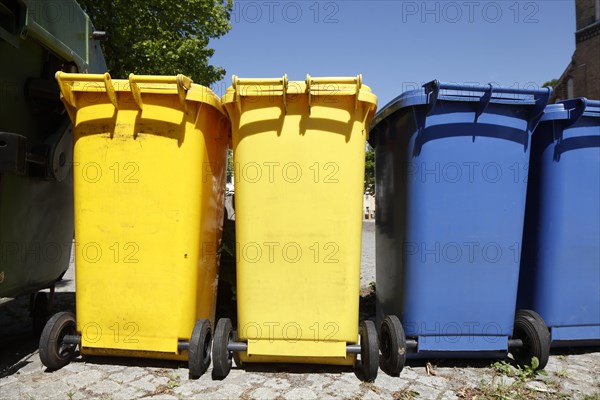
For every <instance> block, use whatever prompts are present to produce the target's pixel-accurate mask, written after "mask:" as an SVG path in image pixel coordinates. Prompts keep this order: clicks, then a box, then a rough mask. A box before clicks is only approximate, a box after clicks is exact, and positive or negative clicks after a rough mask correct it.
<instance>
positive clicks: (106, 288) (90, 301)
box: [40, 72, 230, 377]
mask: <svg viewBox="0 0 600 400" xmlns="http://www.w3.org/2000/svg"><path fill="white" fill-rule="evenodd" d="M56 79H57V81H58V83H59V86H60V90H61V94H62V96H61V97H62V100H63V102H64V104H65V106H66V109H67V111H68V113H69V116H70V118H71V121H72V123H73V127H74V130H73V140H74V157H73V159H74V186H75V201H74V204H75V266H76V315H77V317H76V318H75V316H74V315H72V314H70V313H59V314H56V315H55V316H54V317H52V318H51V319H50V320H49V321H48V324H47V325H46V327H45V328H44V332H43V334H42V337H41V340H40V358H41V360H42V362H43V363H44V364H45V365H46V366H47V367H48V368H49V369H58V368H60V367H62V366H64V365H66V364H67V363H68V362H69V361H70V360H71V358H72V357H73V354H74V352H75V349H76V347H77V346H78V347H79V350H80V353H81V354H82V355H114V356H131V357H147V358H160V359H173V360H186V359H189V368H190V376H191V377H198V376H200V375H202V374H203V373H204V372H205V371H206V369H207V368H208V366H209V364H210V344H211V340H212V335H211V332H212V329H211V325H212V324H214V318H215V315H214V314H215V299H216V288H217V274H218V256H217V247H218V245H219V243H220V240H221V232H222V221H223V206H224V195H225V172H226V154H227V146H228V141H229V135H230V123H229V119H228V117H227V115H226V113H225V111H224V110H223V108H222V106H221V103H220V100H219V98H218V97H217V96H216V95H215V94H214V93H213V92H212V91H210V90H209V89H207V88H205V87H203V86H200V85H196V84H194V83H192V81H191V80H190V79H189V78H187V77H185V76H183V75H177V76H136V75H133V74H132V75H130V76H129V79H128V80H117V79H115V80H111V77H110V75H109V74H108V73H105V74H104V75H76V74H66V73H60V72H59V73H57V75H56Z"/></svg>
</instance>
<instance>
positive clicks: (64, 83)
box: [56, 71, 227, 117]
mask: <svg viewBox="0 0 600 400" xmlns="http://www.w3.org/2000/svg"><path fill="white" fill-rule="evenodd" d="M56 80H57V81H58V84H59V87H60V90H61V94H62V96H63V99H64V101H66V103H67V104H69V106H71V107H74V108H76V107H77V105H76V99H75V97H74V95H73V93H74V92H86V91H87V92H90V91H93V92H98V93H106V95H107V97H106V101H107V102H108V101H110V102H112V103H113V104H114V105H115V107H116V106H117V97H116V92H131V93H132V94H133V97H134V99H135V101H136V102H137V103H138V105H139V106H140V107H143V100H142V98H141V94H142V93H152V94H168V95H173V94H174V95H177V96H178V97H179V98H180V100H181V103H182V106H183V103H184V102H186V101H195V102H201V103H206V104H208V105H210V106H212V107H213V108H215V109H216V110H218V111H219V112H220V113H221V114H223V115H224V116H225V117H226V116H227V113H226V112H225V110H224V109H223V106H222V105H221V102H220V100H219V97H218V96H217V95H216V94H215V93H214V92H213V91H212V90H210V89H209V88H207V87H204V86H202V85H198V84H195V83H193V82H192V80H191V79H190V78H188V77H186V76H184V75H177V76H160V75H134V74H130V75H129V79H112V78H111V76H110V74H109V73H108V72H106V73H104V74H70V73H64V72H60V71H59V72H57V73H56Z"/></svg>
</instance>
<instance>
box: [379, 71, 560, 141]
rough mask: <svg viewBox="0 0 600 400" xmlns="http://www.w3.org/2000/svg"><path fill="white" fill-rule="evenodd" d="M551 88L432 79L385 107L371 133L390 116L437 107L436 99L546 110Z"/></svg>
mask: <svg viewBox="0 0 600 400" xmlns="http://www.w3.org/2000/svg"><path fill="white" fill-rule="evenodd" d="M551 94H552V89H551V88H549V87H545V88H540V89H527V88H509V87H499V86H494V85H493V84H491V83H490V84H488V85H467V84H455V83H445V82H440V81H438V80H433V81H431V82H428V83H426V84H424V85H423V87H422V88H420V89H415V90H409V91H406V92H404V93H402V94H401V95H400V96H398V97H396V98H394V99H393V100H392V101H390V102H389V103H388V104H386V105H385V106H384V107H383V108H382V109H381V110H380V111H379V112H378V113H377V114H376V115H375V117H374V118H373V122H372V123H371V131H373V130H374V129H375V127H376V126H377V125H378V124H379V123H380V122H381V121H383V120H385V119H386V118H387V117H389V116H390V115H392V114H393V113H395V112H396V111H398V110H400V109H402V108H407V107H412V106H418V105H424V104H429V105H432V104H435V102H436V101H437V100H444V101H455V102H490V103H500V104H520V105H531V106H537V107H539V108H540V110H539V111H540V112H539V113H540V114H541V111H542V110H543V108H544V107H545V106H546V104H548V100H549V98H550V95H551Z"/></svg>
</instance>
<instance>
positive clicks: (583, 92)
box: [552, 0, 600, 101]
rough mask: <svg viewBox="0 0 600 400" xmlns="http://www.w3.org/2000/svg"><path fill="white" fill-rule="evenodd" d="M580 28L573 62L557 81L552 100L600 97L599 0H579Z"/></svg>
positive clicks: (577, 3)
mask: <svg viewBox="0 0 600 400" xmlns="http://www.w3.org/2000/svg"><path fill="white" fill-rule="evenodd" d="M575 11H576V18H577V24H576V26H577V31H576V32H575V52H574V53H573V57H572V59H571V63H570V64H569V65H568V66H567V69H566V70H565V72H564V73H563V74H562V75H561V77H560V79H559V81H558V83H557V84H556V87H555V90H554V95H553V99H552V100H555V101H559V100H565V99H568V98H573V97H587V98H588V99H595V100H599V99H600V1H599V0H576V1H575Z"/></svg>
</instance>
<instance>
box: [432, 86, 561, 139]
mask: <svg viewBox="0 0 600 400" xmlns="http://www.w3.org/2000/svg"><path fill="white" fill-rule="evenodd" d="M423 88H424V89H425V93H426V95H427V97H428V100H429V110H428V113H427V114H430V113H431V112H432V111H433V109H434V107H435V105H436V102H437V100H438V97H439V94H440V91H441V90H454V91H471V92H483V96H482V97H481V98H480V104H479V106H478V107H477V110H476V111H475V122H477V120H478V119H479V117H480V116H481V114H482V113H483V112H484V111H485V109H486V108H487V106H488V105H489V103H490V101H491V99H492V96H493V94H496V93H498V94H521V95H531V96H533V100H534V102H535V103H534V106H533V109H532V110H531V113H530V115H529V120H528V124H527V125H528V126H527V130H528V132H532V131H533V130H534V129H535V127H536V126H537V124H538V123H539V121H540V119H541V117H542V114H543V113H544V109H545V108H546V105H548V101H549V100H550V96H551V95H552V88H551V87H543V88H540V89H518V88H509V87H500V86H493V85H492V84H487V85H461V84H456V83H446V82H440V81H438V80H437V79H436V80H433V81H431V82H428V83H426V84H424V85H423Z"/></svg>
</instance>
